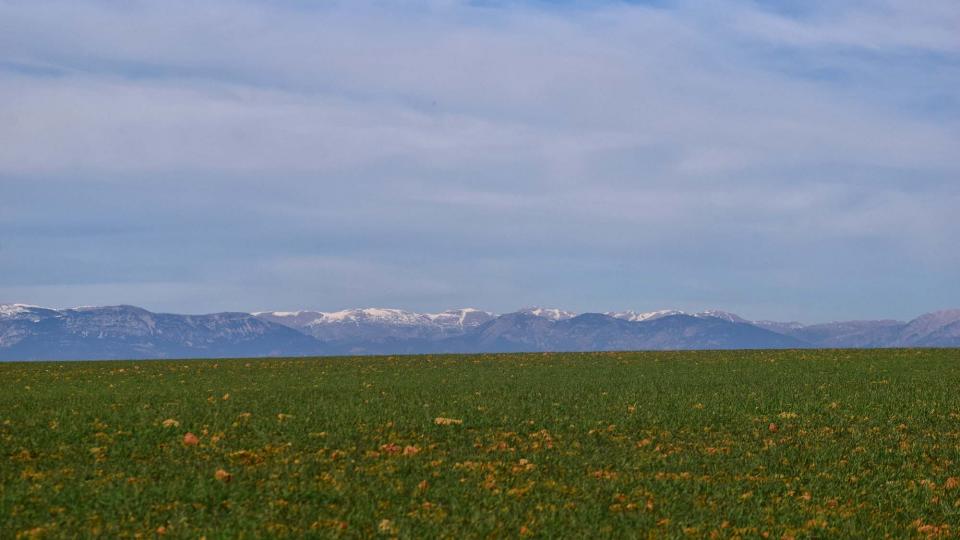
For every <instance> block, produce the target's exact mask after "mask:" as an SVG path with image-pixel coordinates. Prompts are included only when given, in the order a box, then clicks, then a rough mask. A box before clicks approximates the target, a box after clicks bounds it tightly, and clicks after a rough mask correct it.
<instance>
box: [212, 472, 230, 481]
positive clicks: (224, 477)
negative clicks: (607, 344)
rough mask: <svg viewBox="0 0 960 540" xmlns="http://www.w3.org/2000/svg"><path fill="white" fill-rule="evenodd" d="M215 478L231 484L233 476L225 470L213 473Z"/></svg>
mask: <svg viewBox="0 0 960 540" xmlns="http://www.w3.org/2000/svg"><path fill="white" fill-rule="evenodd" d="M213 477H214V478H216V479H217V480H219V481H221V482H229V481H230V480H232V479H233V475H232V474H230V473H228V472H227V471H225V470H223V469H217V472H215V473H213Z"/></svg>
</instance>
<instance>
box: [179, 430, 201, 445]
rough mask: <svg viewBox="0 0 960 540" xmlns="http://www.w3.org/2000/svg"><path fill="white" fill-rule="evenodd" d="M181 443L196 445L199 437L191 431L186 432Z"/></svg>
mask: <svg viewBox="0 0 960 540" xmlns="http://www.w3.org/2000/svg"><path fill="white" fill-rule="evenodd" d="M183 444H184V446H196V445H198V444H200V439H198V438H197V436H196V435H194V434H193V433H190V432H187V434H186V435H184V436H183Z"/></svg>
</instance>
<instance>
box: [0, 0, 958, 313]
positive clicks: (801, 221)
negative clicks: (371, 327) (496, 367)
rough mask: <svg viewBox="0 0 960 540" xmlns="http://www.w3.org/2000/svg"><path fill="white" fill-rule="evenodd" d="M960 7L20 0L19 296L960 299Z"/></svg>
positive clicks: (13, 54) (407, 301)
mask: <svg viewBox="0 0 960 540" xmlns="http://www.w3.org/2000/svg"><path fill="white" fill-rule="evenodd" d="M957 28H960V4H958V3H957V2H955V1H954V0H928V1H925V2H912V1H906V0H877V1H851V2H842V3H841V2H827V1H812V2H786V1H784V2H774V1H747V0H728V1H715V0H698V1H692V0H691V1H667V0H664V1H655V2H629V3H628V2H601V1H591V2H571V1H564V2H460V1H456V0H435V1H429V2H412V1H411V2H383V1H378V2H367V1H362V0H359V1H349V2H308V1H292V0H290V1H282V2H260V1H254V0H246V1H227V0H211V1H208V2H192V1H187V0H171V1H166V2H138V1H132V2H115V1H106V0H104V1H44V2H35V1H19V0H18V1H12V0H0V301H5V302H25V303H35V304H42V305H51V306H71V305H88V304H116V303H129V304H137V305H142V306H144V307H147V308H150V309H155V310H164V311H177V312H190V313H199V312H210V311H219V310H260V309H297V308H315V309H324V310H332V309H340V308H346V307H358V306H384V307H402V308H410V309H416V310H439V309H444V308H448V307H459V306H476V307H481V308H485V309H489V310H493V311H499V312H503V311H511V310H513V309H516V308H518V307H521V306H524V305H551V306H560V307H564V308H568V309H573V310H577V311H605V310H614V309H617V310H619V309H640V310H644V309H658V308H667V307H676V308H680V309H703V308H722V309H728V310H731V311H735V312H739V313H740V314H742V315H744V316H746V317H751V318H757V319H759V318H773V319H789V320H801V321H821V320H832V319H847V318H887V317H889V318H910V317H912V316H914V315H916V314H919V313H921V312H925V311H930V310H934V309H938V308H946V307H960V246H958V238H960V220H958V219H957V212H958V209H960V159H958V156H960V92H958V90H957V89H958V88H960V32H958V31H957Z"/></svg>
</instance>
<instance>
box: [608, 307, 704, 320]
mask: <svg viewBox="0 0 960 540" xmlns="http://www.w3.org/2000/svg"><path fill="white" fill-rule="evenodd" d="M604 315H607V316H609V317H613V318H614V319H623V320H625V321H630V322H642V321H653V320H656V319H659V318H661V317H669V316H670V315H686V314H685V313H684V312H682V311H680V310H679V309H660V310H657V311H631V310H627V311H608V312H606V313H604Z"/></svg>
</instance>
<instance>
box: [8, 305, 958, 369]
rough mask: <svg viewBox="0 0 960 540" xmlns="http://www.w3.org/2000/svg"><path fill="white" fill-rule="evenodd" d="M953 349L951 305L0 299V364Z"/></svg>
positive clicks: (955, 324) (955, 329)
mask: <svg viewBox="0 0 960 540" xmlns="http://www.w3.org/2000/svg"><path fill="white" fill-rule="evenodd" d="M813 347H816V348H827V347H829V348H834V347H835V348H847V347H854V348H861V347H868V348H870V347H960V310H948V311H938V312H934V313H928V314H925V315H922V316H920V317H917V318H916V319H913V320H912V321H909V322H902V321H893V320H876V321H847V322H832V323H826V324H813V325H804V324H800V323H796V322H786V323H784V322H773V321H748V320H746V319H744V318H742V317H740V316H738V315H735V314H732V313H727V312H723V311H703V312H699V313H684V312H682V311H678V310H659V311H650V312H636V311H621V312H608V313H584V314H576V313H573V312H570V311H564V310H560V309H547V308H526V309H522V310H520V311H517V312H514V313H507V314H503V315H495V314H493V313H489V312H486V311H481V310H478V309H473V308H464V309H452V310H448V311H444V312H441V313H415V312H412V311H405V310H400V309H381V308H367V309H350V310H344V311H335V312H321V311H296V312H282V311H270V312H258V313H214V314H209V315H177V314H168V313H152V312H150V311H147V310H145V309H141V308H138V307H134V306H106V307H78V308H71V309H50V308H43V307H39V306H29V305H23V304H0V360H80V359H125V358H129V359H139V358H220V357H256V356H303V355H347V354H415V353H483V352H523V351H532V352H538V351H600V350H683V349H782V348H813Z"/></svg>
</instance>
